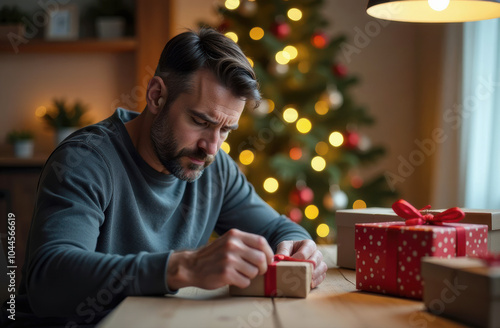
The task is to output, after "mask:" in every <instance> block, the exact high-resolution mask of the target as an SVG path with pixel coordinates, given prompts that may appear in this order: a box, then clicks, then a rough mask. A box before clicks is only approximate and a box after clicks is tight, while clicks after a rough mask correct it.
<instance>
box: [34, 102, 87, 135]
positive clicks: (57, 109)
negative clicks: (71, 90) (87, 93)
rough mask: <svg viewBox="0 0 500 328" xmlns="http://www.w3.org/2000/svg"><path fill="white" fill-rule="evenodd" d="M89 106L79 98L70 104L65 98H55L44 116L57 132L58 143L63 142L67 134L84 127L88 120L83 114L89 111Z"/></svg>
mask: <svg viewBox="0 0 500 328" xmlns="http://www.w3.org/2000/svg"><path fill="white" fill-rule="evenodd" d="M87 110H88V109H87V106H85V105H84V104H82V103H81V102H80V101H79V100H77V101H75V102H74V104H73V105H72V106H71V105H68V104H67V103H66V100H65V99H62V98H61V99H54V104H53V107H52V108H51V109H49V110H48V111H47V112H46V113H45V115H43V116H42V118H43V119H44V120H45V122H46V123H47V124H48V125H49V126H50V127H51V128H53V129H54V130H55V132H56V144H59V143H61V141H63V140H64V139H66V137H67V136H69V135H70V134H71V133H73V132H75V131H76V130H77V129H78V128H80V127H83V126H84V125H85V124H86V122H85V121H84V120H83V116H84V115H85V113H86V112H87Z"/></svg>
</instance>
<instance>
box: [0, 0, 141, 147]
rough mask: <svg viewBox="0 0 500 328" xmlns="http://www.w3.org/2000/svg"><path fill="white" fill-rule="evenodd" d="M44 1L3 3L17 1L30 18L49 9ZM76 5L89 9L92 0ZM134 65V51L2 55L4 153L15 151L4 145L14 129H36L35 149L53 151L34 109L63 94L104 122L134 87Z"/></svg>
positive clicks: (0, 134) (49, 134)
mask: <svg viewBox="0 0 500 328" xmlns="http://www.w3.org/2000/svg"><path fill="white" fill-rule="evenodd" d="M44 3H48V1H35V0H24V1H22V2H19V1H16V0H3V1H2V5H3V4H7V5H13V4H17V5H18V6H19V7H20V8H21V9H22V10H24V11H26V12H27V13H29V15H28V18H30V19H31V18H32V17H33V16H34V15H37V13H38V14H39V15H40V13H42V14H43V13H44V12H45V11H44V8H43V6H41V5H40V4H44ZM57 3H69V1H57ZM71 3H76V4H77V5H79V6H80V7H85V5H88V4H89V3H90V1H89V0H80V1H71ZM81 15H83V12H82V11H80V16H81ZM42 32H43V28H40V33H42ZM84 33H85V32H84ZM134 69H135V66H134V55H133V54H132V53H122V54H110V53H90V54H78V53H76V54H75V53H68V54H36V53H34V54H29V53H28V54H25V53H22V51H21V52H19V53H18V54H9V53H0V99H2V105H1V107H0V113H1V115H2V120H0V144H3V145H2V146H1V147H0V152H2V153H5V152H8V151H9V150H10V147H7V146H6V145H5V144H4V140H5V135H6V133H8V132H9V131H10V130H12V129H31V130H33V131H34V132H35V152H36V153H38V154H46V153H50V151H51V150H52V149H53V147H54V141H53V140H54V133H53V131H52V130H50V129H49V128H47V127H46V126H45V125H44V124H43V122H42V121H41V120H40V119H38V118H37V117H36V116H35V110H36V109H37V108H38V107H39V106H47V107H48V106H50V105H51V103H52V99H53V98H54V97H64V98H66V99H67V100H68V102H73V101H74V100H76V99H80V100H82V101H83V102H84V103H85V104H87V105H88V106H89V110H90V113H89V115H88V116H87V118H88V119H89V120H91V121H92V122H97V121H99V120H102V119H103V118H105V117H108V116H109V115H111V113H112V112H113V108H112V105H113V103H115V99H117V98H118V97H119V95H121V94H122V93H127V92H128V93H130V90H132V88H133V87H134V85H135V70H134Z"/></svg>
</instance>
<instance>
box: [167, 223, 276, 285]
mask: <svg viewBox="0 0 500 328" xmlns="http://www.w3.org/2000/svg"><path fill="white" fill-rule="evenodd" d="M272 258H273V251H272V249H271V247H270V246H269V244H268V243H267V241H266V239H265V238H264V237H262V236H258V235H255V234H251V233H247V232H243V231H240V230H237V229H231V230H229V231H228V232H227V233H225V234H224V235H223V236H221V237H220V238H218V239H217V240H215V241H214V242H213V243H211V244H209V245H207V246H205V247H202V248H200V249H198V250H196V251H184V252H174V253H172V254H171V255H170V259H169V262H168V266H167V285H168V287H169V288H170V289H171V290H177V289H179V288H181V287H187V286H194V287H200V288H204V289H216V288H219V287H223V286H225V285H235V286H238V287H240V288H245V287H248V285H250V280H251V279H252V278H254V277H256V276H257V275H259V274H264V273H265V272H266V271H267V265H268V264H270V263H271V262H272Z"/></svg>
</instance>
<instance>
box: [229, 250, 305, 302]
mask: <svg viewBox="0 0 500 328" xmlns="http://www.w3.org/2000/svg"><path fill="white" fill-rule="evenodd" d="M275 257H276V256H275ZM312 270H313V265H312V264H311V263H309V262H291V261H286V260H283V261H279V262H277V263H275V271H273V270H272V268H271V266H268V271H267V272H266V273H265V274H264V275H259V276H257V277H255V278H254V279H252V281H251V282H250V286H248V287H247V288H238V287H236V286H230V287H229V293H230V294H231V295H236V296H268V297H271V296H276V297H302V298H305V297H307V294H309V291H310V289H311V279H312ZM266 278H267V279H270V280H271V283H269V280H268V281H266ZM266 285H268V286H266ZM269 285H274V286H269ZM272 287H274V288H272Z"/></svg>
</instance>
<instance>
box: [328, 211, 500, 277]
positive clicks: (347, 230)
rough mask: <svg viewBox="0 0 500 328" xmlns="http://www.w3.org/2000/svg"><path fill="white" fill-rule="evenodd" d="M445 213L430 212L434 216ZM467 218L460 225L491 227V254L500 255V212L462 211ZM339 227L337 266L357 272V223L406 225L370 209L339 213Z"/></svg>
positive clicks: (392, 217)
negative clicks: (355, 230) (498, 253)
mask: <svg viewBox="0 0 500 328" xmlns="http://www.w3.org/2000/svg"><path fill="white" fill-rule="evenodd" d="M443 211H445V210H444V209H436V210H429V211H428V212H429V213H431V214H437V213H441V212H443ZM462 211H464V213H465V218H464V219H463V220H461V221H460V223H472V224H485V225H487V226H488V250H489V251H490V252H493V253H496V252H500V210H473V209H462ZM335 219H336V225H337V265H338V266H339V267H343V268H348V269H356V252H355V250H354V225H355V224H356V223H378V222H390V221H404V219H403V218H400V217H399V216H397V215H396V213H394V211H393V210H392V208H380V207H370V208H364V209H357V210H341V211H337V212H336V216H335Z"/></svg>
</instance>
